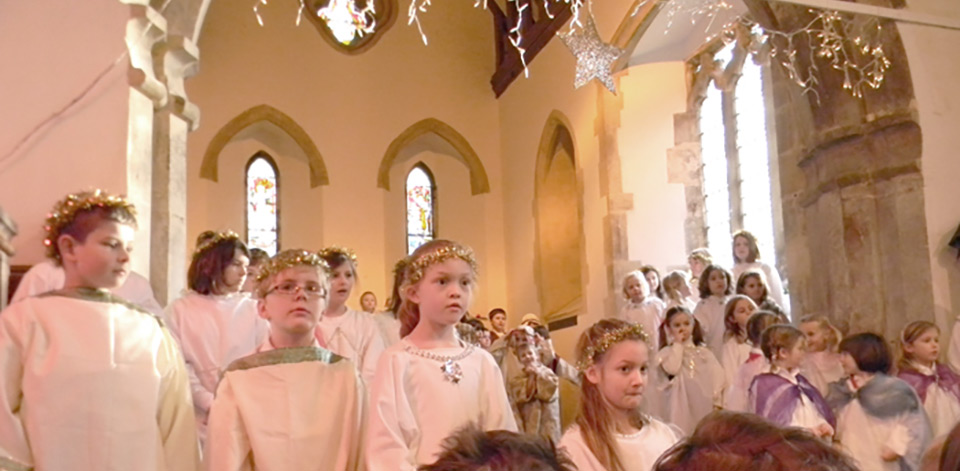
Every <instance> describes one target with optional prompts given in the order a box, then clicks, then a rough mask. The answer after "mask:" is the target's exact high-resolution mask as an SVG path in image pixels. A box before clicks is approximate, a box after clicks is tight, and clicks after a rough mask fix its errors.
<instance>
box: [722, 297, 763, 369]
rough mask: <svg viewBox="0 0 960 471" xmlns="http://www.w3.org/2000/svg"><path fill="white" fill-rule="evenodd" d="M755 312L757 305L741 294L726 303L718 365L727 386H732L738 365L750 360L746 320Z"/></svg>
mask: <svg viewBox="0 0 960 471" xmlns="http://www.w3.org/2000/svg"><path fill="white" fill-rule="evenodd" d="M756 311H757V305H756V304H754V303H753V301H752V300H751V299H750V298H749V297H747V296H744V295H742V294H738V295H734V296H732V297H731V298H730V300H729V301H727V306H726V307H725V308H724V314H723V324H724V327H726V332H725V333H724V334H723V337H724V339H725V340H724V341H723V354H722V355H720V364H721V365H723V371H724V373H725V374H726V375H727V384H728V385H730V384H733V381H734V378H735V377H736V375H737V370H738V369H740V365H742V364H744V363H746V362H747V359H749V358H750V349H751V345H750V342H748V341H747V320H749V319H750V316H751V315H753V313H754V312H756Z"/></svg>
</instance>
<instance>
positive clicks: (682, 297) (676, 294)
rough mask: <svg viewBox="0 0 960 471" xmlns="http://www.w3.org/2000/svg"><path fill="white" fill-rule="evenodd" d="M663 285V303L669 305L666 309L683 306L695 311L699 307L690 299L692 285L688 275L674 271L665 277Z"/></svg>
mask: <svg viewBox="0 0 960 471" xmlns="http://www.w3.org/2000/svg"><path fill="white" fill-rule="evenodd" d="M661 284H662V285H663V301H664V302H665V303H667V306H666V309H670V308H672V307H676V306H683V307H685V308H687V309H689V310H691V311H693V309H694V308H696V307H697V304H696V303H695V302H693V300H692V299H690V295H691V292H690V285H689V284H688V282H687V274H686V273H684V272H682V271H679V270H674V271H672V272H670V273H668V274H667V276H665V277H663V281H662V282H661ZM658 328H659V327H658Z"/></svg>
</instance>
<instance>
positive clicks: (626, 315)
mask: <svg viewBox="0 0 960 471" xmlns="http://www.w3.org/2000/svg"><path fill="white" fill-rule="evenodd" d="M623 296H624V297H625V298H626V300H627V304H626V305H625V306H624V307H623V309H621V310H620V316H619V318H620V319H622V320H625V321H627V322H635V323H637V324H640V325H642V326H643V329H644V330H645V331H647V332H656V331H657V329H658V328H659V327H660V323H661V322H663V313H664V311H665V310H666V309H665V308H666V304H664V302H663V300H661V299H660V298H658V297H656V296H653V295H651V294H650V283H649V282H648V281H647V278H646V277H645V276H644V274H643V272H642V271H640V270H636V271H632V272H630V273H628V274H627V276H625V277H624V278H623ZM651 340H652V341H653V342H654V344H653V345H651V347H652V348H653V349H654V350H659V349H660V346H659V345H657V343H656V341H657V339H651Z"/></svg>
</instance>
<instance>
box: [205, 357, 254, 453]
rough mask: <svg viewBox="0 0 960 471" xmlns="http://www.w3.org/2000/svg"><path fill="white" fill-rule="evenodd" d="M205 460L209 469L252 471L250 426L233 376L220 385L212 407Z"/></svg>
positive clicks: (225, 378) (226, 378)
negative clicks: (245, 418)
mask: <svg viewBox="0 0 960 471" xmlns="http://www.w3.org/2000/svg"><path fill="white" fill-rule="evenodd" d="M203 459H204V462H205V465H206V469H207V470H208V471H251V470H252V469H253V454H252V450H251V446H250V437H249V436H248V435H247V427H246V426H245V425H244V423H243V417H242V416H241V415H240V409H239V407H238V406H237V398H236V396H235V395H234V393H233V387H232V386H231V383H230V376H229V375H227V376H224V378H223V380H222V381H220V385H219V386H218V387H217V399H216V401H214V403H213V407H212V408H211V409H210V420H209V421H208V425H207V446H206V452H205V453H204V457H203Z"/></svg>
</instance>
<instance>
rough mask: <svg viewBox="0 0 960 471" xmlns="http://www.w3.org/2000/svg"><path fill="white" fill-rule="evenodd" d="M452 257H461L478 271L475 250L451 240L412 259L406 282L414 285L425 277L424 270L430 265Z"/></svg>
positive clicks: (408, 266) (408, 267)
mask: <svg viewBox="0 0 960 471" xmlns="http://www.w3.org/2000/svg"><path fill="white" fill-rule="evenodd" d="M451 258H459V259H460V260H463V261H464V262H467V264H468V265H470V268H471V269H472V270H473V271H474V273H476V271H477V260H476V259H475V258H474V257H473V250H470V248H468V247H464V246H462V245H460V244H457V243H455V242H451V243H450V245H446V246H443V247H441V248H439V249H437V250H435V251H433V252H429V253H425V254H423V255H420V256H419V257H417V258H415V259H413V260H410V263H409V265H407V277H406V280H405V282H406V284H409V285H412V284H414V283H416V282H418V281H420V279H421V278H423V272H424V270H426V269H427V267H429V266H430V265H434V264H437V263H443V262H445V261H447V260H450V259H451Z"/></svg>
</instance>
